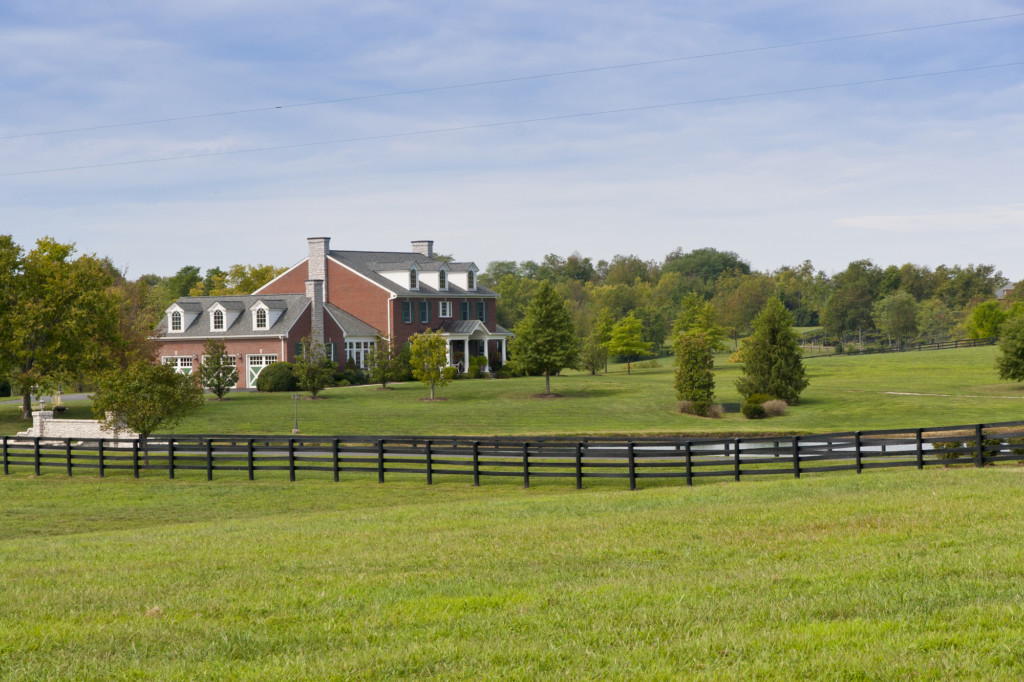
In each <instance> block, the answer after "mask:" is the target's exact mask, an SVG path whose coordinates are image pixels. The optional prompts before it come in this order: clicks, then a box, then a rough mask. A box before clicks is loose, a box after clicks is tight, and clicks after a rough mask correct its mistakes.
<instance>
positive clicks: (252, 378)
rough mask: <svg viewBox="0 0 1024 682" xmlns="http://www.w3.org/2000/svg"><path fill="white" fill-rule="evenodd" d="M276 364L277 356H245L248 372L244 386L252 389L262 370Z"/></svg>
mask: <svg viewBox="0 0 1024 682" xmlns="http://www.w3.org/2000/svg"><path fill="white" fill-rule="evenodd" d="M275 362H277V355H276V354H275V355H249V356H246V364H247V365H248V371H247V372H246V375H245V378H246V382H245V385H246V386H249V387H250V388H252V387H253V386H255V385H256V378H257V377H258V376H259V375H260V372H262V371H263V368H264V367H266V366H267V365H270V364H273V363H275Z"/></svg>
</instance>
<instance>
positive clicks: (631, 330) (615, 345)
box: [608, 313, 651, 374]
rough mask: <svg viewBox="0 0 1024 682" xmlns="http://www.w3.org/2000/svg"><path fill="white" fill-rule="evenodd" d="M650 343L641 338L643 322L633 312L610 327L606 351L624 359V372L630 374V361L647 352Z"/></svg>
mask: <svg viewBox="0 0 1024 682" xmlns="http://www.w3.org/2000/svg"><path fill="white" fill-rule="evenodd" d="M650 350H651V345H650V344H649V343H647V342H646V341H644V339H643V322H641V321H640V320H638V319H637V318H636V317H635V316H634V315H633V313H630V314H629V315H627V316H626V317H624V318H622V319H621V320H619V321H618V322H616V323H615V326H614V327H612V333H611V337H610V338H609V339H608V352H609V353H610V354H612V355H617V356H619V357H622V358H625V359H626V374H630V373H631V372H630V362H631V361H632V360H634V359H635V358H636V357H637V356H639V355H641V354H643V353H649V352H650Z"/></svg>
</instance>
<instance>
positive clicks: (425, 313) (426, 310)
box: [420, 301, 430, 324]
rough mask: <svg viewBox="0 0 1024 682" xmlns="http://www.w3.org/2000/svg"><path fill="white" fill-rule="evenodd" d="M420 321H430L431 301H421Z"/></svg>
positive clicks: (425, 322)
mask: <svg viewBox="0 0 1024 682" xmlns="http://www.w3.org/2000/svg"><path fill="white" fill-rule="evenodd" d="M420 322H422V323H423V324H429V323H430V302H429V301H420Z"/></svg>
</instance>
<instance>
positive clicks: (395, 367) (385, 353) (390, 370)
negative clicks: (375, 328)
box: [366, 334, 401, 388]
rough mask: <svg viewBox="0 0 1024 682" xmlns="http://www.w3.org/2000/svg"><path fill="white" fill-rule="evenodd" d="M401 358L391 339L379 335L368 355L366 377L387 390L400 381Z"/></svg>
mask: <svg viewBox="0 0 1024 682" xmlns="http://www.w3.org/2000/svg"><path fill="white" fill-rule="evenodd" d="M400 370H401V358H400V357H399V350H398V348H396V347H395V344H394V343H392V342H391V337H388V336H381V335H380V334H378V335H377V338H376V340H375V341H374V343H373V348H371V349H370V351H369V352H368V353H367V354H366V375H367V377H368V378H369V380H370V381H371V382H373V383H375V384H380V385H381V388H387V387H388V384H390V383H391V382H393V381H399V378H398V376H399V372H400Z"/></svg>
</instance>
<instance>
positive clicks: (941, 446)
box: [932, 440, 964, 459]
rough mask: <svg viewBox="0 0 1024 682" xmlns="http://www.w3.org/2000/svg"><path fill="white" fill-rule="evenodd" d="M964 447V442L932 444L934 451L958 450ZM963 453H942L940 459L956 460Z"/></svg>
mask: <svg viewBox="0 0 1024 682" xmlns="http://www.w3.org/2000/svg"><path fill="white" fill-rule="evenodd" d="M962 447H964V441H962V440H937V441H935V442H934V443H932V450H940V451H944V450H956V449H958V448H962ZM962 454H964V453H962V452H940V453H939V457H941V458H942V459H956V458H957V457H959V456H960V455H962Z"/></svg>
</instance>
